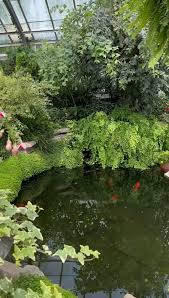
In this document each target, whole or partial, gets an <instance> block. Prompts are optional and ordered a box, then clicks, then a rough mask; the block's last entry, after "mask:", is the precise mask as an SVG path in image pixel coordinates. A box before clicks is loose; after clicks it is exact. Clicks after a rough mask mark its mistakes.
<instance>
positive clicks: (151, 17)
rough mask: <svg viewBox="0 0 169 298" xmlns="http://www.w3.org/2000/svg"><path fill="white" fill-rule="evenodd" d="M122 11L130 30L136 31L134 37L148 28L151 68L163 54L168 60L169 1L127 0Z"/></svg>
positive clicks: (147, 38)
mask: <svg viewBox="0 0 169 298" xmlns="http://www.w3.org/2000/svg"><path fill="white" fill-rule="evenodd" d="M121 11H122V12H123V13H124V12H125V17H126V16H127V18H129V20H130V25H129V28H130V29H132V30H133V31H134V35H137V34H138V33H140V32H141V31H142V30H143V29H145V28H146V42H147V45H148V47H149V49H150V52H151V60H150V66H154V65H155V64H156V63H157V61H158V60H159V58H160V57H161V56H162V55H163V54H164V55H165V56H166V58H167V60H168V49H169V38H168V31H169V3H168V1H167V0H162V1H157V0H142V1H139V0H127V1H126V2H125V4H124V6H123V7H122V9H121ZM133 16H134V17H133Z"/></svg>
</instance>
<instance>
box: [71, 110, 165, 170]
mask: <svg viewBox="0 0 169 298" xmlns="http://www.w3.org/2000/svg"><path fill="white" fill-rule="evenodd" d="M72 128H73V129H74V138H73V139H72V141H71V142H72V143H71V146H72V148H76V150H77V151H78V150H79V151H80V152H83V153H84V160H85V162H87V163H89V164H100V165H101V166H102V167H103V168H105V167H111V168H113V169H115V168H119V167H128V168H137V169H146V168H147V167H149V166H153V165H155V164H157V163H160V162H164V161H167V160H168V159H169V130H168V124H167V123H164V122H160V121H157V119H156V118H150V119H148V118H146V117H145V116H143V115H140V114H138V113H131V112H130V111H129V110H127V108H123V109H114V110H113V112H112V113H111V114H110V115H109V116H107V115H106V114H105V113H103V112H97V113H95V114H92V115H90V116H89V117H87V118H84V119H81V120H79V121H78V122H77V123H72ZM147 152H148V153H149V154H147Z"/></svg>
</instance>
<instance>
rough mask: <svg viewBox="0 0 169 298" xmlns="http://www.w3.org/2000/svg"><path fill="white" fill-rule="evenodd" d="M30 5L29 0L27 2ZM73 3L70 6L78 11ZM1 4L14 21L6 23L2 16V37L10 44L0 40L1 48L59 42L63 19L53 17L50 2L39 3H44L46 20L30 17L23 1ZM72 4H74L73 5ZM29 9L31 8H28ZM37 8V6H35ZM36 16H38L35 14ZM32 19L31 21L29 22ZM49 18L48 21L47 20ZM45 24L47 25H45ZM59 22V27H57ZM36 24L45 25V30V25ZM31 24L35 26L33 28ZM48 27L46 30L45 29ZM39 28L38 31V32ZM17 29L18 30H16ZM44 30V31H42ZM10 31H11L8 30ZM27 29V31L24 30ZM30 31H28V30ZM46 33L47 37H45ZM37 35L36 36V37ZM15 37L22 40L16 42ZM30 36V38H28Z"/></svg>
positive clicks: (1, 0) (0, 0) (0, 34)
mask: <svg viewBox="0 0 169 298" xmlns="http://www.w3.org/2000/svg"><path fill="white" fill-rule="evenodd" d="M27 1H28V3H29V0H27ZM70 1H72V2H70V5H71V7H72V9H76V7H77V3H76V1H77V0H70ZM85 1H86V0H80V2H85ZM0 2H1V3H3V7H4V9H7V12H8V14H9V16H10V18H11V20H12V22H11V21H10V20H8V21H7V22H5V20H4V18H3V15H2V14H1V16H0V25H2V28H3V31H4V32H1V33H0V37H1V36H8V38H9V42H10V43H8V41H6V42H4V43H3V40H5V39H3V38H2V41H1V40H0V47H1V48H2V47H10V46H15V45H16V46H18V45H21V44H24V45H29V44H31V43H33V44H36V43H37V44H40V43H43V42H44V41H49V42H52V43H54V42H57V41H58V39H59V38H58V32H59V30H58V27H59V26H60V22H61V21H62V19H63V18H62V17H59V18H57V17H55V18H54V17H53V15H52V12H51V10H50V9H51V8H50V5H49V0H39V2H42V3H43V5H42V7H44V9H45V11H46V15H44V16H46V17H44V19H43V18H42V19H41V18H39V19H38V18H37V20H36V18H35V19H34V18H32V19H31V18H30V17H28V15H29V14H27V10H26V9H25V6H24V2H22V0H15V1H14V0H0ZM15 2H16V4H15V5H16V6H14V3H15ZM71 3H72V4H71ZM15 7H17V10H16V9H15ZM28 7H29V6H28ZM35 8H36V6H35ZM35 16H36V14H35ZM29 18H30V20H29ZM47 18H48V19H47ZM45 22H47V23H48V24H47V23H46V25H45ZM57 22H58V25H57ZM36 23H37V24H39V23H44V29H43V25H42V26H41V25H37V26H36ZM31 24H34V25H32V26H31ZM11 25H13V26H14V30H13V29H12V30H11V29H9V28H10V26H11ZM45 26H46V29H45ZM36 27H37V30H36ZM15 28H16V30H15ZM31 28H35V30H32V29H31ZM40 28H42V29H40ZM8 29H9V30H8ZM24 29H25V30H24ZM27 29H28V30H27ZM37 33H44V35H40V34H37ZM45 33H46V35H45ZM47 33H53V34H47ZM34 34H35V35H34ZM13 35H18V37H19V38H20V41H19V40H17V41H16V40H15V39H14V38H13ZM27 35H28V36H27Z"/></svg>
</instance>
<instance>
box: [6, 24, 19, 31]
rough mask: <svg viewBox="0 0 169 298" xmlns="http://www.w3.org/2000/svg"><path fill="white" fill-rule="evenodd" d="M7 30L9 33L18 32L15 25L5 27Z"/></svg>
mask: <svg viewBox="0 0 169 298" xmlns="http://www.w3.org/2000/svg"><path fill="white" fill-rule="evenodd" d="M5 28H6V30H7V31H8V32H16V31H17V30H16V27H15V26H14V25H13V24H7V25H5Z"/></svg>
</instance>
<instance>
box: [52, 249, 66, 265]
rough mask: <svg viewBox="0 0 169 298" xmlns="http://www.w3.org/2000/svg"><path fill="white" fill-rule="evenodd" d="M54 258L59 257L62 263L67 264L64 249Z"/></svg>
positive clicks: (58, 251)
mask: <svg viewBox="0 0 169 298" xmlns="http://www.w3.org/2000/svg"><path fill="white" fill-rule="evenodd" d="M53 256H58V257H59V258H60V259H61V261H62V263H65V261H66V259H67V253H66V252H65V251H64V249H58V250H57V251H56V252H55V253H54V254H53Z"/></svg>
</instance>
